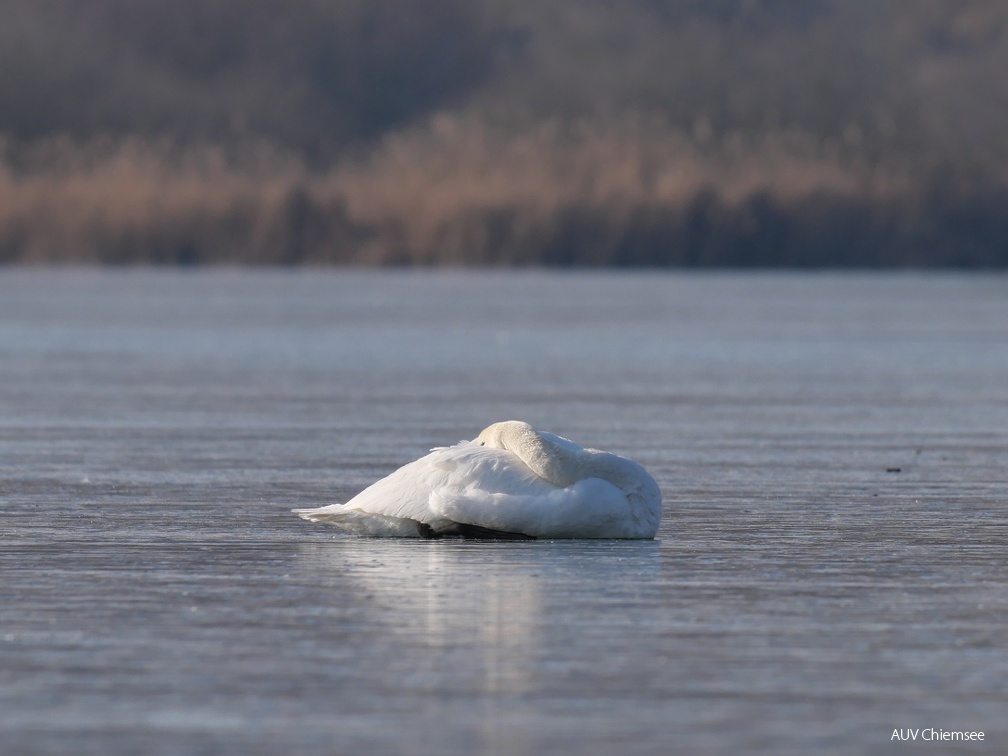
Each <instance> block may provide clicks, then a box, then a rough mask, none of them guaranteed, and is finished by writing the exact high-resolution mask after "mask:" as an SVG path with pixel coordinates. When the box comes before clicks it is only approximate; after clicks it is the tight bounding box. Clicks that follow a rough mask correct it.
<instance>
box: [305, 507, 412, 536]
mask: <svg viewBox="0 0 1008 756" xmlns="http://www.w3.org/2000/svg"><path fill="white" fill-rule="evenodd" d="M291 512H293V513H294V514H296V515H297V516H298V517H301V518H302V519H305V520H308V521H309V522H319V523H322V524H324V525H335V526H336V527H338V528H340V529H341V530H345V531H347V532H350V533H356V534H357V535H362V536H376V537H385V538H420V537H421V536H422V534H421V533H420V531H419V530H418V529H417V526H418V523H417V522H416V520H409V519H406V518H403V517H386V516H385V515H380V514H371V513H370V512H361V511H358V510H356V509H347V508H345V507H343V506H335V507H320V508H319V509H292V510H291Z"/></svg>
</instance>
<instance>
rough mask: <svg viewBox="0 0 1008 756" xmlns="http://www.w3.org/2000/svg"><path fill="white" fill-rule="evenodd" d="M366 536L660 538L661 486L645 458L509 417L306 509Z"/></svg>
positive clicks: (305, 514) (318, 519)
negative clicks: (339, 499)
mask: <svg viewBox="0 0 1008 756" xmlns="http://www.w3.org/2000/svg"><path fill="white" fill-rule="evenodd" d="M294 511H295V513H296V514H298V515H300V516H301V517H303V518H305V519H306V520H311V521H313V522H322V523H328V524H332V525H337V526H339V527H341V528H343V529H344V530H348V531H350V532H354V533H357V534H360V535H370V536H391V537H419V536H421V535H428V536H430V535H435V536H436V535H452V534H458V533H460V532H466V528H476V529H479V530H486V531H494V532H497V533H502V534H514V535H524V536H532V537H536V538H653V537H654V535H655V533H656V531H657V529H658V521H659V520H660V519H661V493H660V492H659V490H658V485H657V484H656V483H655V481H654V479H653V478H652V477H651V476H650V475H649V474H648V473H647V471H645V470H644V468H643V467H641V466H640V465H638V464H637V463H636V462H632V461H631V460H628V459H624V458H623V457H618V456H616V455H614V454H608V453H606V452H600V451H596V450H594V449H584V448H582V447H580V446H578V445H577V444H575V443H574V442H572V441H569V440H567V439H565V438H562V437H560V436H554V435H553V434H550V433H541V432H538V431H535V430H534V429H533V428H532V427H531V426H530V425H528V424H527V423H522V422H518V421H508V422H504V423H495V424H494V425H491V426H489V427H488V428H486V429H485V430H484V431H483V432H482V433H481V434H480V435H479V437H478V438H476V439H474V440H473V441H463V442H461V443H459V444H456V445H455V446H448V447H441V448H437V449H433V450H432V451H431V452H430V454H428V455H427V456H425V457H422V458H420V459H418V460H416V461H415V462H410V463H409V464H407V465H404V466H403V467H400V468H399V469H398V470H396V471H395V472H393V473H392V474H391V475H389V476H387V477H385V478H382V479H381V480H379V481H378V482H376V483H374V484H373V485H371V486H369V487H368V488H366V489H365V490H364V491H362V492H361V493H359V494H358V495H357V496H355V497H354V498H352V499H351V500H350V501H348V502H347V503H346V504H333V505H331V506H327V507H321V508H319V509H296V510H294Z"/></svg>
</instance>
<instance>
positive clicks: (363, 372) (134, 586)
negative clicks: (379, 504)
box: [0, 269, 1008, 756]
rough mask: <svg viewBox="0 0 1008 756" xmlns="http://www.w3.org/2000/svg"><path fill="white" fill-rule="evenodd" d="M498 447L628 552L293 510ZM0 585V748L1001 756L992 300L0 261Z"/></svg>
mask: <svg viewBox="0 0 1008 756" xmlns="http://www.w3.org/2000/svg"><path fill="white" fill-rule="evenodd" d="M511 418H518V419H524V420H528V421H529V422H531V423H533V424H534V425H535V426H537V427H538V428H540V429H543V430H549V431H552V432H555V433H559V434H561V435H564V436H567V437H569V438H572V439H574V440H575V441H577V442H579V443H582V444H584V445H589V446H595V447H598V448H604V449H608V450H610V451H614V452H617V453H620V454H623V455H625V456H629V457H632V458H634V459H636V460H637V461H639V462H641V463H642V464H644V465H645V466H646V467H647V468H648V469H649V470H650V471H651V472H652V474H653V475H654V476H655V478H656V479H657V481H658V483H659V485H660V486H661V488H662V490H663V493H664V498H665V507H666V509H665V516H664V519H663V522H662V527H661V530H660V533H659V538H658V539H657V540H656V541H649V542H586V541H582V542H543V541H539V542H476V541H469V542H462V541H448V540H445V541H415V542H414V541H410V542H401V541H400V542H397V541H379V540H368V539H355V538H352V537H347V536H342V535H338V534H337V533H336V532H335V531H334V530H333V529H331V528H326V527H324V526H320V525H312V524H310V523H307V522H304V521H302V520H299V519H297V518H296V517H294V516H293V515H291V514H290V513H289V510H290V508H292V507H309V506H317V505H321V504H327V503H332V502H334V501H344V500H346V499H347V498H349V497H350V496H352V495H353V494H354V493H356V492H357V491H359V490H360V489H361V488H363V487H364V486H366V485H368V484H369V483H370V482H372V481H374V480H375V479H377V478H378V477H381V476H382V475H384V474H386V473H388V472H390V471H391V470H393V469H394V468H396V467H397V466H399V465H401V464H403V463H405V462H407V461H410V460H411V459H414V458H416V457H418V456H421V455H422V454H424V453H425V452H426V451H427V449H428V448H429V447H431V446H435V445H443V444H448V443H454V442H455V441H457V440H459V439H460V438H472V437H474V436H475V435H476V434H477V433H478V432H479V430H480V429H482V428H483V427H484V426H485V425H487V424H489V423H491V422H493V421H497V420H503V419H511ZM0 575H2V577H3V579H2V582H0V752H2V753H5V754H7V753H11V754H13V753H39V754H45V753H57V752H63V753H74V754H125V753H144V754H177V753H192V754H274V753H299V754H302V753H318V754H329V753H344V754H364V753H367V754H431V756H434V755H435V754H438V755H444V754H530V755H531V754H541V753H564V754H566V753H571V754H589V755H592V754H599V755H602V754H614V753H618V754H621V755H625V756H630V755H632V754H659V753H660V754H667V753H675V752H692V753H698V752H708V753H736V752H742V751H744V752H765V753H794V754H804V753H808V752H810V751H811V750H812V749H816V750H817V751H818V752H826V753H829V752H832V753H852V752H857V753H875V752H878V753H883V752H889V751H890V750H891V749H892V748H895V747H896V746H895V744H891V742H890V739H891V737H892V733H893V730H895V729H902V730H906V729H927V728H934V729H935V730H946V731H983V732H984V733H985V737H984V740H983V741H982V742H972V743H969V744H958V747H959V749H960V750H961V752H963V753H1005V752H1008V717H1006V716H1005V712H1006V711H1008V277H1006V276H1005V275H993V274H986V275H982V274H978V275H952V274H936V275H916V274H836V273H826V274H770V273H767V274H665V273H602V272H599V273H547V272H522V273H461V272H442V273H434V272H431V273H412V272H345V271H344V272H340V271H299V272H266V271H258V272H241V271H228V270H223V271H209V272H208V271H195V272H175V271H142V270H141V271H130V270H126V271H94V270H64V271H48V270H19V269H5V270H0ZM936 748H942V749H943V750H942V751H941V752H943V753H944V752H948V750H949V749H950V748H951V746H950V744H948V743H946V744H944V745H943V746H938V744H934V743H932V744H930V745H929V746H928V750H932V751H935V752H936V753H937V752H938V751H937V750H936ZM952 750H954V749H952Z"/></svg>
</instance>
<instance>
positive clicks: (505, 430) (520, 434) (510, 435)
mask: <svg viewBox="0 0 1008 756" xmlns="http://www.w3.org/2000/svg"><path fill="white" fill-rule="evenodd" d="M534 435H535V429H534V428H533V427H532V426H531V425H529V424H528V423H524V422H522V421H521V420H505V421H504V422H502V423H494V424H493V425H489V426H487V427H486V428H484V429H483V431H482V432H481V433H480V434H479V436H478V437H477V438H476V443H477V444H479V445H480V446H488V447H490V448H491V449H510V450H511V451H514V450H515V447H516V446H517V444H518V443H519V441H520V439H522V438H528V437H529V436H534Z"/></svg>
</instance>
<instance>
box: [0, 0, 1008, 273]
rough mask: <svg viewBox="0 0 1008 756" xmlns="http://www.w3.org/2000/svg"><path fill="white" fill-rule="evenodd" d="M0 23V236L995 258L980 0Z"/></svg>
mask: <svg viewBox="0 0 1008 756" xmlns="http://www.w3.org/2000/svg"><path fill="white" fill-rule="evenodd" d="M0 18H2V19H3V23H2V24H0V261H8V262H11V261H18V262H90V261H100V262H113V263H127V262H155V263H201V262H212V263H246V262H249V263H356V264H382V263H400V264H438V263H459V264H485V263H490V264H539V263H545V264H599V265H601V264H624V265H625V264H658V265H664V264H672V265H724V264H728V265H797V266H814V265H859V266H907V265H915V266H929V265H956V266H997V267H1003V266H1005V265H1008V128H1006V125H1005V123H1006V120H1008V119H1006V108H1008V77H1006V76H1005V75H1004V72H1005V71H1008V4H1005V3H1003V2H1002V1H1001V0H802V2H794V0H621V2H611V0H550V2H542V1H541V0H425V1H424V2H413V1H411V0H380V1H379V2H375V1H374V0H370V1H368V0H285V2H283V3H280V2H276V1H275V0H171V1H169V0H89V2H87V3H82V2H79V1H78V0H32V2H24V1H23V0H0Z"/></svg>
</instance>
